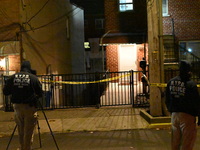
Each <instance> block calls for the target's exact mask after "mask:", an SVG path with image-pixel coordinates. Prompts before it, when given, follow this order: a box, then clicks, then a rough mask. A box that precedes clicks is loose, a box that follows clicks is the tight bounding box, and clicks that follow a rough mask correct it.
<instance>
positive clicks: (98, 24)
mask: <svg viewBox="0 0 200 150" xmlns="http://www.w3.org/2000/svg"><path fill="white" fill-rule="evenodd" d="M95 29H104V19H95Z"/></svg>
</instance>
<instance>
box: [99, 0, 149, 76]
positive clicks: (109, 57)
mask: <svg viewBox="0 0 200 150" xmlns="http://www.w3.org/2000/svg"><path fill="white" fill-rule="evenodd" d="M119 5H120V4H119V0H105V1H104V9H105V33H107V35H106V36H105V37H104V38H103V44H105V45H107V46H106V50H105V52H106V68H107V69H108V70H109V71H111V72H116V71H121V70H120V68H119V66H120V61H119V49H120V45H130V46H133V45H135V46H136V48H134V49H133V51H137V52H136V53H134V54H132V55H136V56H133V59H135V60H134V61H133V62H132V65H133V68H134V69H136V70H141V68H140V67H139V61H140V60H142V58H143V57H145V58H146V59H147V55H145V54H147V46H146V44H144V43H146V42H147V38H146V37H147V10H146V3H145V1H143V0H142V1H133V10H130V11H120V6H119ZM135 46H133V47H135ZM124 50H125V49H124ZM134 57H135V58H134ZM127 61H128V60H127ZM133 68H131V69H133ZM127 71H128V70H127Z"/></svg>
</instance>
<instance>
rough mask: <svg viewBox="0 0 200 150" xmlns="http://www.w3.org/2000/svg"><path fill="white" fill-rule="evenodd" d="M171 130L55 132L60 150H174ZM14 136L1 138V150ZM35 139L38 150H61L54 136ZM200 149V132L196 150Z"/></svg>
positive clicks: (12, 149)
mask: <svg viewBox="0 0 200 150" xmlns="http://www.w3.org/2000/svg"><path fill="white" fill-rule="evenodd" d="M170 136H171V131H170V129H159V130H158V129H140V130H137V129H134V130H120V131H96V132H89V131H85V132H84V131H82V132H68V133H54V137H55V140H56V143H57V145H58V148H59V150H170ZM9 139H10V137H9V136H6V137H1V138H0V143H1V144H0V149H1V150H5V149H6V147H7V145H8V141H9ZM41 144H42V147H41V148H40V140H39V135H38V134H36V135H35V137H34V143H33V149H34V150H57V147H56V145H55V142H54V140H53V138H52V135H51V134H49V133H43V134H41ZM18 146H19V145H18V139H17V136H14V137H13V139H12V141H11V143H10V145H9V150H16V149H17V147H18ZM199 149H200V130H198V136H197V141H196V144H195V147H194V150H199Z"/></svg>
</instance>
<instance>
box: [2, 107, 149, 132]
mask: <svg viewBox="0 0 200 150" xmlns="http://www.w3.org/2000/svg"><path fill="white" fill-rule="evenodd" d="M140 110H141V109H139V108H132V107H131V106H123V107H122V106H120V107H101V108H100V109H96V108H71V109H61V110H46V111H44V113H45V115H46V116H47V118H48V122H49V124H50V126H51V129H52V131H53V132H61V133H65V132H73V131H111V130H126V129H146V128H152V125H150V124H149V123H148V122H147V121H146V120H145V119H144V118H143V117H141V115H140ZM38 114H39V126H40V128H41V132H42V133H43V132H49V128H48V126H47V121H46V119H45V117H44V114H43V112H42V111H39V112H38ZM0 116H1V117H0V122H1V123H0V135H10V134H11V133H12V131H13V129H14V127H15V122H14V120H13V118H14V117H13V112H4V111H0Z"/></svg>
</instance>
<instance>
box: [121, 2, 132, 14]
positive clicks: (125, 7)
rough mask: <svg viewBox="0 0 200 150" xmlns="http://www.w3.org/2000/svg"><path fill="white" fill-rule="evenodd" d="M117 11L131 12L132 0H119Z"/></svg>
mask: <svg viewBox="0 0 200 150" xmlns="http://www.w3.org/2000/svg"><path fill="white" fill-rule="evenodd" d="M119 10H120V11H121V12H124V11H130V10H133V0H119Z"/></svg>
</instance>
